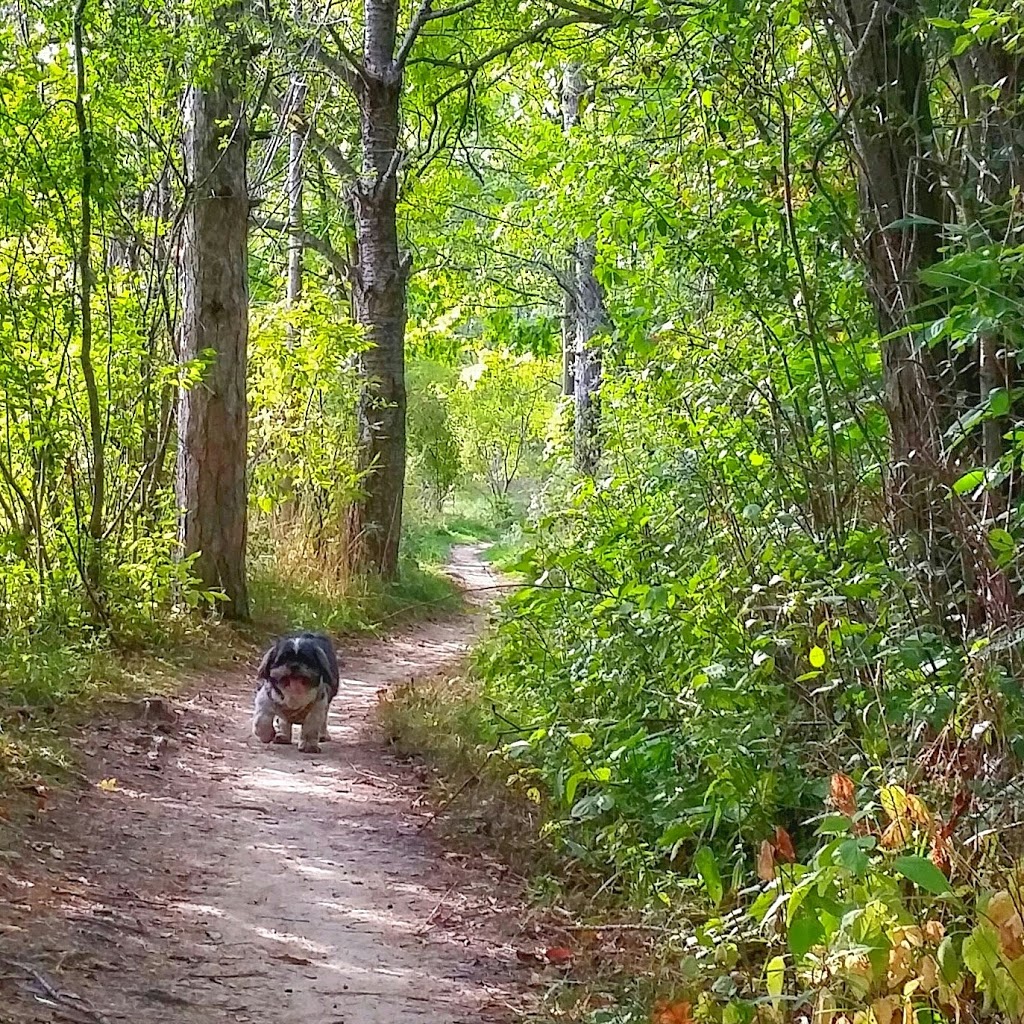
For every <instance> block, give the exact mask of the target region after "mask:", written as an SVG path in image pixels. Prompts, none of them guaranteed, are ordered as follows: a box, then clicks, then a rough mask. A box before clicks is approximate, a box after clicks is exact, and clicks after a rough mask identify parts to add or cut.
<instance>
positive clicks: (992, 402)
mask: <svg viewBox="0 0 1024 1024" xmlns="http://www.w3.org/2000/svg"><path fill="white" fill-rule="evenodd" d="M1009 411H1010V392H1009V391H1007V389H1006V388H993V389H992V390H991V391H990V392H989V393H988V413H989V415H990V416H1005V415H1006V414H1007V413H1008V412H1009Z"/></svg>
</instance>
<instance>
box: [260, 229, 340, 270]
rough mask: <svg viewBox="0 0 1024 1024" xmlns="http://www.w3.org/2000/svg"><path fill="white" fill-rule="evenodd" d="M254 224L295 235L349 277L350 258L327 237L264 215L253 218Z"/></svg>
mask: <svg viewBox="0 0 1024 1024" xmlns="http://www.w3.org/2000/svg"><path fill="white" fill-rule="evenodd" d="M252 224H253V226H254V227H257V228H261V229H262V230H263V231H267V232H271V233H274V234H287V235H292V236H293V237H295V238H298V239H300V240H301V241H302V244H303V245H304V246H305V247H306V248H307V249H312V250H313V251H314V252H318V253H320V255H321V256H323V258H324V259H325V260H327V262H328V263H329V264H330V265H331V269H332V270H333V271H334V272H335V273H336V274H337V275H338V276H339V277H341V278H347V277H348V272H349V269H350V268H349V262H348V260H347V259H346V258H345V256H344V255H343V254H342V253H340V252H338V250H337V249H335V248H334V246H333V245H331V243H330V242H328V241H327V240H326V239H325V238H321V237H320V236H319V235H314V234H313V233H312V232H311V231H306V230H305V229H304V228H294V227H292V226H290V225H289V224H288V222H287V221H284V220H275V219H274V218H273V217H263V218H260V219H256V218H253V219H252Z"/></svg>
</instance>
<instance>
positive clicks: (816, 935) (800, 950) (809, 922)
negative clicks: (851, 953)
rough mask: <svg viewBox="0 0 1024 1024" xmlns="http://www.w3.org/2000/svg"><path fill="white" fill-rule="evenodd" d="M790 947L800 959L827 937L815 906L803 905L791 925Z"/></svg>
mask: <svg viewBox="0 0 1024 1024" xmlns="http://www.w3.org/2000/svg"><path fill="white" fill-rule="evenodd" d="M788 938H789V948H790V949H791V950H792V951H793V955H794V956H795V957H797V958H798V959H799V958H800V957H802V956H804V955H805V954H806V953H807V952H808V951H809V950H810V949H811V948H812V947H814V946H816V945H818V944H819V943H820V942H821V941H822V940H823V939H824V938H825V929H824V928H823V927H822V924H821V922H820V921H819V920H818V915H817V914H816V913H815V911H814V909H813V908H805V907H801V910H800V913H799V914H797V915H796V918H795V920H793V921H792V922H791V923H790V926H789V936H788Z"/></svg>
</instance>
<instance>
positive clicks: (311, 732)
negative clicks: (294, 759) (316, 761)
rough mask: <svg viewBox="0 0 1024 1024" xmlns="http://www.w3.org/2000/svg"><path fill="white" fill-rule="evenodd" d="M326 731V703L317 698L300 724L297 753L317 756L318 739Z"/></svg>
mask: <svg viewBox="0 0 1024 1024" xmlns="http://www.w3.org/2000/svg"><path fill="white" fill-rule="evenodd" d="M326 731H327V701H326V700H324V699H323V698H319V699H318V700H317V701H316V702H315V703H314V704H313V706H312V707H311V708H310V709H309V712H308V713H307V715H306V717H305V720H304V721H303V723H302V735H301V736H300V737H299V753H301V754H319V753H320V738H321V737H322V736H323V734H324V733H325V732H326Z"/></svg>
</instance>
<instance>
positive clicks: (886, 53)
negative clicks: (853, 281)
mask: <svg viewBox="0 0 1024 1024" xmlns="http://www.w3.org/2000/svg"><path fill="white" fill-rule="evenodd" d="M839 12H840V14H841V15H842V16H843V17H842V18H841V27H842V29H843V34H844V37H845V38H844V42H845V44H846V48H847V68H846V71H847V79H848V87H849V93H850V102H851V104H852V111H853V116H852V124H853V142H854V150H855V156H856V163H857V169H858V176H859V185H860V213H861V222H862V227H863V231H864V248H863V253H864V261H865V269H866V273H867V286H868V292H869V295H870V297H871V299H872V301H873V303H874V306H875V310H876V312H877V314H878V325H879V330H880V332H881V334H882V335H883V336H886V335H891V334H893V333H894V332H898V331H904V332H906V330H907V328H909V327H910V326H911V325H912V324H913V323H915V322H916V320H917V318H918V317H919V316H920V312H919V307H920V304H921V302H922V300H923V299H924V294H923V292H922V289H921V285H920V282H919V272H920V270H921V269H922V268H923V267H926V266H928V265H929V264H930V263H933V262H934V261H935V260H936V258H937V250H938V243H939V236H938V231H939V228H938V225H939V224H940V223H941V222H942V220H943V216H942V205H943V204H942V198H941V193H940V191H939V186H938V181H937V176H936V174H935V173H934V169H933V167H932V165H931V155H932V154H933V153H934V138H933V132H932V123H931V117H930V111H929V101H928V89H927V81H926V78H925V70H924V61H923V57H922V54H921V47H920V44H919V42H918V41H917V39H916V37H915V36H914V33H913V29H912V27H911V24H910V17H909V15H907V14H906V13H905V11H904V9H903V8H901V7H898V6H897V5H896V4H895V3H893V2H892V0H877V2H876V0H844V2H843V3H842V4H841V5H840V6H839ZM908 218H911V219H912V221H913V222H912V223H908V221H907V219H908ZM929 221H930V222H933V223H928V222H929ZM882 361H883V376H884V390H885V405H886V412H887V414H888V418H889V424H890V431H891V448H892V453H891V454H892V457H891V460H890V469H889V476H888V481H887V492H888V494H887V497H888V501H889V504H890V508H891V511H892V514H893V518H894V521H895V523H896V525H897V528H898V529H899V530H900V531H901V532H903V533H905V534H910V535H914V536H916V537H918V538H924V537H926V536H928V535H930V534H932V533H933V531H934V530H935V528H936V526H937V523H936V519H937V517H938V518H942V516H943V513H942V512H940V510H941V509H942V508H943V500H944V492H943V488H942V486H941V483H942V478H943V476H944V470H945V465H944V460H945V457H944V453H943V444H942V433H943V427H944V424H945V422H946V420H947V417H948V412H949V410H948V408H947V403H946V401H945V397H944V395H943V394H942V386H943V380H942V373H941V368H940V366H939V365H938V363H937V359H936V358H935V355H934V353H932V352H930V351H928V350H927V349H925V348H922V347H918V346H917V344H916V339H915V338H913V337H912V336H911V335H910V334H909V333H903V334H900V335H899V336H898V337H895V338H893V339H892V340H889V341H885V342H883V350H882Z"/></svg>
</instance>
